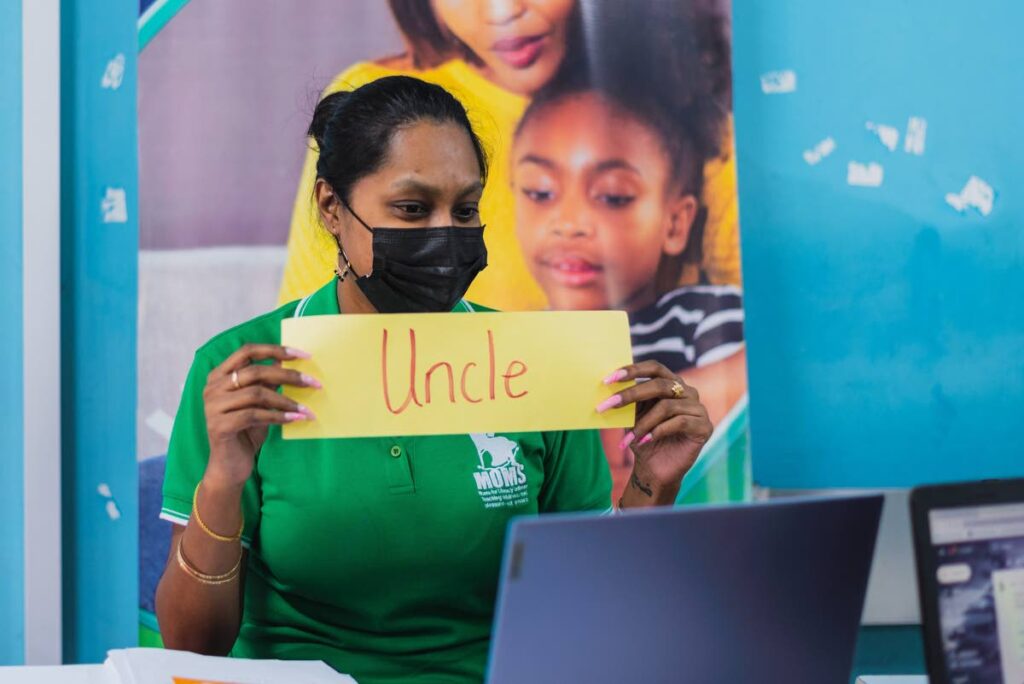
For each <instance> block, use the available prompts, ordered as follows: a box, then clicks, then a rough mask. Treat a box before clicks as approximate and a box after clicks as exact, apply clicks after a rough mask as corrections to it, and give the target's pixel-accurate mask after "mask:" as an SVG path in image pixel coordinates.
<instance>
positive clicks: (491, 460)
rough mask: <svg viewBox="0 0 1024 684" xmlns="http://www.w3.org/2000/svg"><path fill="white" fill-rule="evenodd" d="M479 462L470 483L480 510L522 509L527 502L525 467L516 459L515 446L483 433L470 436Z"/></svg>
mask: <svg viewBox="0 0 1024 684" xmlns="http://www.w3.org/2000/svg"><path fill="white" fill-rule="evenodd" d="M469 438H470V439H472V440H473V444H474V445H475V446H476V452H477V456H478V457H479V459H480V463H479V465H477V469H476V472H474V473H473V480H474V482H475V483H476V489H477V492H478V493H479V494H480V499H481V500H482V501H483V503H484V508H501V507H505V506H522V505H524V504H526V503H527V502H528V501H529V497H530V492H529V487H528V486H527V484H526V468H525V467H524V466H523V464H522V463H520V462H519V461H518V460H516V456H518V455H519V453H520V449H519V444H517V443H516V442H514V441H512V440H511V439H508V438H507V437H500V436H496V435H495V434H494V433H492V432H489V433H486V434H476V435H470V436H469Z"/></svg>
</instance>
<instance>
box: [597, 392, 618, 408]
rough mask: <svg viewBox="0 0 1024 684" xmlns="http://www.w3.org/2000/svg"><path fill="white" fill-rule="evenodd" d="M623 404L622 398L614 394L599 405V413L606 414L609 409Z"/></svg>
mask: <svg viewBox="0 0 1024 684" xmlns="http://www.w3.org/2000/svg"><path fill="white" fill-rule="evenodd" d="M621 403H622V396H621V395H619V394H613V395H612V396H610V397H608V398H607V399H605V400H604V401H602V402H601V403H600V404H598V405H597V412H598V413H604V412H605V411H607V410H608V409H610V408H615V407H616V406H618V405H619V404H621Z"/></svg>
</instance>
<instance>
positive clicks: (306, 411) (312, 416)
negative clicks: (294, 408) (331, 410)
mask: <svg viewBox="0 0 1024 684" xmlns="http://www.w3.org/2000/svg"><path fill="white" fill-rule="evenodd" d="M298 409H299V412H300V413H302V414H303V415H305V416H306V417H307V418H309V419H310V420H316V414H315V413H313V412H312V411H310V410H309V407H308V406H303V405H302V404H299V406H298Z"/></svg>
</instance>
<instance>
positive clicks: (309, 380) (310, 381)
mask: <svg viewBox="0 0 1024 684" xmlns="http://www.w3.org/2000/svg"><path fill="white" fill-rule="evenodd" d="M302 384H304V385H306V386H307V387H313V388H315V389H323V388H324V386H323V385H321V384H320V381H319V380H317V379H316V378H314V377H313V376H312V375H306V374H305V373H303V374H302Z"/></svg>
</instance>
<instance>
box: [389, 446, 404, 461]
mask: <svg viewBox="0 0 1024 684" xmlns="http://www.w3.org/2000/svg"><path fill="white" fill-rule="evenodd" d="M391 455H392V456H393V457H394V458H398V457H399V456H401V455H402V447H400V446H398V445H397V444H396V445H395V446H393V447H391Z"/></svg>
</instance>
